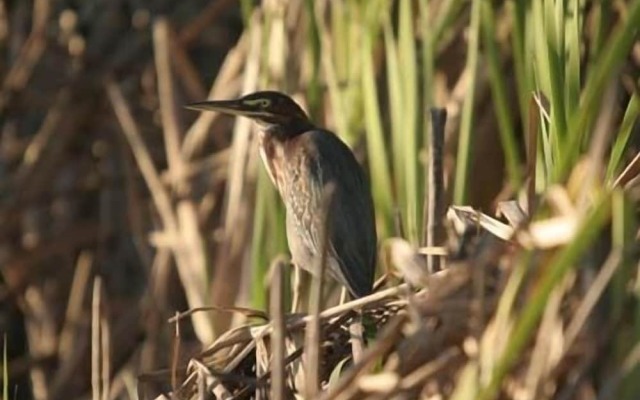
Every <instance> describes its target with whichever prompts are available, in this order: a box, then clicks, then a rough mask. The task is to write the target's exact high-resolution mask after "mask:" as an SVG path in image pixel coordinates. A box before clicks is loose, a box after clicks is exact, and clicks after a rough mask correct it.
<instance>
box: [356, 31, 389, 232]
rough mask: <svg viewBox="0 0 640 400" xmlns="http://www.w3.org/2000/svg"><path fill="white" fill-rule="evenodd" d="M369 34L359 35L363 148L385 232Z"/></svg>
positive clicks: (385, 174)
mask: <svg viewBox="0 0 640 400" xmlns="http://www.w3.org/2000/svg"><path fill="white" fill-rule="evenodd" d="M372 52H373V37H372V33H371V32H364V34H363V35H362V49H361V51H360V54H361V57H362V94H363V99H364V114H365V126H366V129H367V149H368V153H369V168H370V171H371V177H374V179H372V182H371V184H372V191H373V198H374V201H375V204H376V209H377V211H378V213H379V215H382V216H384V218H383V219H382V220H380V222H381V223H382V229H383V232H388V229H389V227H390V217H391V215H392V213H391V210H392V201H391V176H390V172H389V162H388V161H387V153H386V146H385V143H384V136H383V131H382V119H381V114H380V106H379V104H378V89H377V87H376V78H375V69H374V65H373V59H372V57H373V56H372Z"/></svg>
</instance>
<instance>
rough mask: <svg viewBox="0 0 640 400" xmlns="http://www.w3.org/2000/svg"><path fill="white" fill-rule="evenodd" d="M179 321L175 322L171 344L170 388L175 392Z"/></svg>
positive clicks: (178, 353)
mask: <svg viewBox="0 0 640 400" xmlns="http://www.w3.org/2000/svg"><path fill="white" fill-rule="evenodd" d="M180 337H181V335H180V323H179V322H178V321H176V322H175V325H174V330H173V346H172V349H171V388H172V390H173V391H174V392H175V391H176V389H177V388H178V364H179V362H180V361H179V360H180Z"/></svg>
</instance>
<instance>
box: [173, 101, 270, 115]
mask: <svg viewBox="0 0 640 400" xmlns="http://www.w3.org/2000/svg"><path fill="white" fill-rule="evenodd" d="M184 107H185V108H188V109H190V110H197V111H216V112H219V113H224V114H231V115H238V116H243V117H253V116H255V115H259V114H261V113H260V112H259V111H257V110H255V109H254V108H253V107H248V106H247V104H245V103H243V102H241V101H240V100H215V101H201V102H198V103H191V104H187V105H186V106H184Z"/></svg>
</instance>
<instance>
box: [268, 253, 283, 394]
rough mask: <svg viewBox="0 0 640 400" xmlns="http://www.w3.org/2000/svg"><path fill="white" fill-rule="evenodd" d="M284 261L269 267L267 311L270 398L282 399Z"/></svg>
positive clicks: (277, 261)
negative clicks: (269, 336) (268, 320)
mask: <svg viewBox="0 0 640 400" xmlns="http://www.w3.org/2000/svg"><path fill="white" fill-rule="evenodd" d="M284 265H285V264H284V261H283V260H282V259H276V260H275V261H274V263H273V266H272V268H271V293H270V302H269V311H270V316H271V324H272V325H273V333H272V334H271V346H272V350H271V353H272V355H271V356H272V357H271V398H272V399H284V398H285V396H284V393H285V362H284V356H285V325H284V312H285V311H284V285H285V284H284Z"/></svg>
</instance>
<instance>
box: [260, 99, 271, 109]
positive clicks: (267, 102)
mask: <svg viewBox="0 0 640 400" xmlns="http://www.w3.org/2000/svg"><path fill="white" fill-rule="evenodd" d="M270 105H271V100H269V99H260V107H262V108H267V107H269V106H270Z"/></svg>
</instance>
